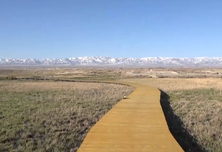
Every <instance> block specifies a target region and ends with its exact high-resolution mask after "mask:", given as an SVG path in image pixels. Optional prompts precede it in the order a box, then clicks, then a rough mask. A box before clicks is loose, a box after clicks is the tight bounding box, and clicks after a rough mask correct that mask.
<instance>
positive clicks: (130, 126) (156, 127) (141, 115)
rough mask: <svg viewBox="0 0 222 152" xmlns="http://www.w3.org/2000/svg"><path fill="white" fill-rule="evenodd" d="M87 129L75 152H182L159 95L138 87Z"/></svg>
mask: <svg viewBox="0 0 222 152" xmlns="http://www.w3.org/2000/svg"><path fill="white" fill-rule="evenodd" d="M130 85H132V86H134V87H136V90H135V91H134V92H133V93H132V94H131V95H130V96H129V97H128V99H124V100H122V101H120V102H119V103H118V104H116V105H115V106H114V107H113V108H112V109H111V110H110V111H109V112H108V113H107V114H106V115H105V116H103V117H102V119H101V120H99V121H98V122H97V124H96V125H95V126H94V127H92V128H91V130H90V131H89V133H88V134H87V136H86V138H85V139H84V141H83V143H82V145H81V146H80V148H79V150H78V152H183V150H182V148H181V147H180V145H179V144H178V143H177V142H176V140H175V139H174V138H173V136H172V135H171V133H170V131H169V129H168V126H167V122H166V120H165V117H164V113H163V111H162V108H161V105H160V91H159V90H158V89H157V88H154V87H149V86H146V85H142V84H130Z"/></svg>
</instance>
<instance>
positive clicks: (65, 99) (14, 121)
mask: <svg viewBox="0 0 222 152" xmlns="http://www.w3.org/2000/svg"><path fill="white" fill-rule="evenodd" d="M132 91H133V88H131V87H126V86H122V85H114V84H102V83H101V84H97V83H78V82H75V83H68V82H41V81H39V82H34V81H30V82H26V81H0V94H1V96H0V151H17V152H20V151H21V152H22V151H70V150H71V151H76V150H77V148H78V147H79V146H80V144H81V142H82V141H83V138H84V137H85V135H86V133H87V132H88V131H89V129H90V128H91V127H92V126H93V125H94V124H95V123H96V122H97V121H98V120H99V119H100V118H101V117H102V116H103V115H104V114H105V113H106V112H107V111H108V110H110V109H111V108H112V107H113V105H115V104H116V103H117V102H118V101H119V100H121V99H122V98H123V96H125V95H128V94H130V93H131V92H132Z"/></svg>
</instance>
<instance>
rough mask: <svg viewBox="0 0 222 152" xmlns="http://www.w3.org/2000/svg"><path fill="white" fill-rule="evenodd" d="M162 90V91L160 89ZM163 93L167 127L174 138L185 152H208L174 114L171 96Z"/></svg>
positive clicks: (162, 103) (162, 104) (162, 100)
mask: <svg viewBox="0 0 222 152" xmlns="http://www.w3.org/2000/svg"><path fill="white" fill-rule="evenodd" d="M159 90H160V89H159ZM160 92H161V99H160V103H161V106H162V109H163V112H164V115H165V119H166V121H167V125H168V127H169V130H170V132H171V134H172V135H173V137H174V138H175V139H176V141H177V142H178V143H179V144H180V146H181V147H182V148H183V150H184V151H185V152H206V150H204V148H203V147H202V146H200V145H198V143H197V141H196V139H194V137H193V136H192V135H191V134H190V133H189V132H188V131H187V130H186V129H185V128H184V127H183V126H184V124H183V122H182V121H181V119H180V118H179V117H178V116H177V115H176V114H174V112H173V109H172V107H171V106H170V96H169V95H168V94H167V93H165V92H164V91H163V90H160Z"/></svg>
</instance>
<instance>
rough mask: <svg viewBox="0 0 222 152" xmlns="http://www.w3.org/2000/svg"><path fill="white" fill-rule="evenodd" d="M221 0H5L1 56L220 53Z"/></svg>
mask: <svg viewBox="0 0 222 152" xmlns="http://www.w3.org/2000/svg"><path fill="white" fill-rule="evenodd" d="M221 8H222V1H221V0H214V1H209V0H1V1H0V58H59V57H61V58H67V57H77V56H111V57H137V58H139V57H158V56H161V57H221V56H222V9H221Z"/></svg>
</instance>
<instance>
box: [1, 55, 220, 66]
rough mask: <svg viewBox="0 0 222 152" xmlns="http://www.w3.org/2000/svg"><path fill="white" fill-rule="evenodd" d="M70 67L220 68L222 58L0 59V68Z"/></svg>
mask: <svg viewBox="0 0 222 152" xmlns="http://www.w3.org/2000/svg"><path fill="white" fill-rule="evenodd" d="M7 65H10V66H12V65H13V66H59V65H64V66H69V65H70V66H71V65H79V66H81V65H89V66H96V65H97V66H99V65H100V66H101V65H111V66H118V65H125V66H127V65H128V66H158V67H164V66H188V67H191V66H195V67H197V66H198V67H200V66H207V67H209V66H217V67H222V57H213V58H209V57H196V58H174V57H145V58H112V57H106V56H105V57H73V58H57V59H35V58H30V59H13V58H8V59H0V66H7Z"/></svg>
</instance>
